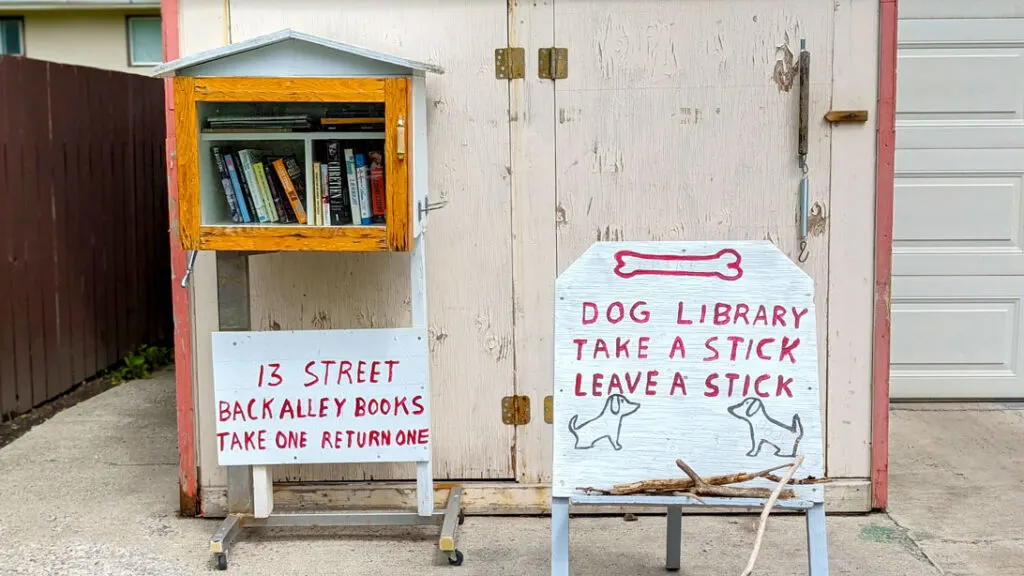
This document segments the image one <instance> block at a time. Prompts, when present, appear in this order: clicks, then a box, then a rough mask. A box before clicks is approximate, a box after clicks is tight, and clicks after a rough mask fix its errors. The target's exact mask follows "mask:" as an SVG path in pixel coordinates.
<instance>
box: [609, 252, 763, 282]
mask: <svg viewBox="0 0 1024 576" xmlns="http://www.w3.org/2000/svg"><path fill="white" fill-rule="evenodd" d="M740 261H741V258H740V253H739V252H737V251H736V250H733V249H732V248H723V249H722V250H719V251H718V252H715V253H714V254H644V253H642V252H635V251H633V250H620V251H619V252H616V253H615V262H616V266H615V274H617V275H618V276H620V277H622V278H632V277H633V276H641V275H651V276H698V277H704V278H708V277H716V278H720V279H722V280H727V281H730V282H732V281H735V280H739V279H740V278H742V277H743V269H742V268H741V267H740Z"/></svg>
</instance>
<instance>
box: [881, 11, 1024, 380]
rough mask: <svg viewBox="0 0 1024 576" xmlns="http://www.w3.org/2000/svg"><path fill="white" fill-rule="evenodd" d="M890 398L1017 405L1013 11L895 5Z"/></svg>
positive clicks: (1023, 138)
mask: <svg viewBox="0 0 1024 576" xmlns="http://www.w3.org/2000/svg"><path fill="white" fill-rule="evenodd" d="M897 73H898V76H897V77H898V90H897V105H896V106H897V124H896V197H895V214H894V216H895V224H894V230H893V240H894V241H893V284H892V379H891V393H892V397H893V398H894V399H911V398H914V399H938V398H1021V397H1024V338H1022V335H1024V334H1022V332H1021V325H1022V323H1024V322H1022V320H1024V251H1022V247H1024V198H1022V194H1024V186H1022V180H1024V2H1022V1H1020V0H986V1H984V2H980V1H978V0H903V1H901V2H900V28H899V64H898V69H897Z"/></svg>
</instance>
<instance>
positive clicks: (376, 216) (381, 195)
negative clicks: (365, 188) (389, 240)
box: [367, 151, 387, 224]
mask: <svg viewBox="0 0 1024 576" xmlns="http://www.w3.org/2000/svg"><path fill="white" fill-rule="evenodd" d="M367 156H368V157H369V158H370V221H371V222H373V223H374V224H383V223H384V222H385V221H386V216H385V214H386V211H385V207H386V206H385V204H386V200H387V194H386V192H385V191H384V155H383V154H381V153H380V152H378V151H373V152H370V153H369V154H368V155H367Z"/></svg>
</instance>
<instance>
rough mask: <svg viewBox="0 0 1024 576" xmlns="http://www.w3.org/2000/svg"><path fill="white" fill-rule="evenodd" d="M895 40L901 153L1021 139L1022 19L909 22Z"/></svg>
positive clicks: (1023, 81)
mask: <svg viewBox="0 0 1024 576" xmlns="http://www.w3.org/2000/svg"><path fill="white" fill-rule="evenodd" d="M899 38H900V50H899V61H898V67H899V68H898V70H899V72H898V73H899V76H898V78H899V84H898V87H897V97H896V122H897V131H896V134H897V136H896V138H897V147H898V148H903V149H906V148H918V147H925V148H997V147H1003V146H1006V145H1010V144H1012V145H1019V143H1020V142H1022V141H1024V19H1005V20H910V21H904V22H901V24H900V31H899ZM993 86H998V87H999V88H998V89H989V88H990V87H993ZM978 128H981V129H980V130H979V129H978Z"/></svg>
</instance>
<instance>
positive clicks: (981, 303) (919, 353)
mask: <svg viewBox="0 0 1024 576" xmlns="http://www.w3.org/2000/svg"><path fill="white" fill-rule="evenodd" d="M979 280H980V281H981V283H980V284H979ZM1022 314H1024V279H1022V278H1020V277H1012V276H1007V277H996V278H982V279H979V278H970V277H955V278H949V277H945V278H924V277H918V278H894V279H893V294H892V357H891V362H892V364H891V388H892V394H893V395H894V396H896V397H902V398H925V397H944V398H984V397H993V396H995V397H1010V396H1017V395H1021V394H1024V385H1022V383H1021V376H1022V370H1021V358H1022V352H1024V351H1022V349H1021V346H1022V345H1024V343H1022V342H1021V341H1020V339H1019V338H1018V334H1019V332H1020V327H1021V323H1022Z"/></svg>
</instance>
